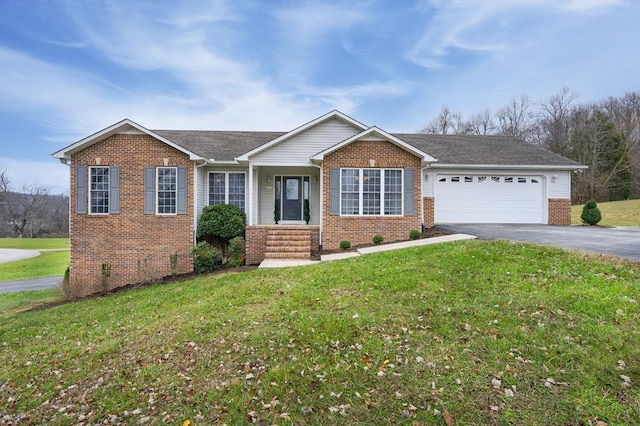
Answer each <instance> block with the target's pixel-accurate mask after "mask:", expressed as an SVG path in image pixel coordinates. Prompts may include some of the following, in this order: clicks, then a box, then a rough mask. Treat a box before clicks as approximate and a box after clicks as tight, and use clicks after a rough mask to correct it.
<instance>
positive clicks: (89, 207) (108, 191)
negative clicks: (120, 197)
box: [87, 166, 111, 216]
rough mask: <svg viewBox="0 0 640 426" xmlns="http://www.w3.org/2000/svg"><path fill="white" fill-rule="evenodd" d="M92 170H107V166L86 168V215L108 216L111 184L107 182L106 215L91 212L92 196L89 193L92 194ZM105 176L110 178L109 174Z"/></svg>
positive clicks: (109, 212)
mask: <svg viewBox="0 0 640 426" xmlns="http://www.w3.org/2000/svg"><path fill="white" fill-rule="evenodd" d="M93 169H107V170H109V166H89V167H87V214H89V215H93V216H109V215H110V214H111V211H110V207H111V206H110V203H111V200H110V199H109V198H110V197H111V193H110V188H109V185H111V182H109V183H108V184H107V212H106V213H93V212H92V211H91V210H92V209H91V200H92V198H93V197H92V196H91V193H92V192H93V190H92V189H91V170H93ZM107 176H109V179H110V178H111V176H110V172H108V173H107Z"/></svg>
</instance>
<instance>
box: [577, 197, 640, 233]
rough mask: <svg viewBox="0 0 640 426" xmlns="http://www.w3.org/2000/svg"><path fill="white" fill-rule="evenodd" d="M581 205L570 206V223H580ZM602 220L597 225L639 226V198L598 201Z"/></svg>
mask: <svg viewBox="0 0 640 426" xmlns="http://www.w3.org/2000/svg"><path fill="white" fill-rule="evenodd" d="M583 207H584V204H583V205H576V206H571V223H572V224H574V225H581V224H582V219H580V215H582V208H583ZM598 208H599V209H600V213H602V220H601V221H600V223H598V225H602V226H636V227H640V199H638V200H625V201H610V202H608V203H598Z"/></svg>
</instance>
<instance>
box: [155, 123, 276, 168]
mask: <svg viewBox="0 0 640 426" xmlns="http://www.w3.org/2000/svg"><path fill="white" fill-rule="evenodd" d="M152 132H154V133H156V134H158V135H160V136H162V137H163V138H165V139H168V140H170V141H171V142H173V143H175V144H177V145H180V146H181V147H183V148H185V149H187V150H189V151H191V152H193V153H195V154H198V155H201V156H202V157H204V158H207V159H211V158H213V159H215V160H216V161H233V159H235V158H236V157H239V156H240V155H242V154H244V153H245V152H249V151H251V150H252V149H254V148H257V147H259V146H260V145H263V144H265V143H267V142H269V141H271V140H273V139H275V138H277V137H279V136H282V135H283V134H284V133H285V132H236V131H204V130H152Z"/></svg>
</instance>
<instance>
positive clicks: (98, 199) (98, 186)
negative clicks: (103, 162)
mask: <svg viewBox="0 0 640 426" xmlns="http://www.w3.org/2000/svg"><path fill="white" fill-rule="evenodd" d="M89 212H90V213H91V214H109V167H89Z"/></svg>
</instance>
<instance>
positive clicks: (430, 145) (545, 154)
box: [394, 133, 585, 169]
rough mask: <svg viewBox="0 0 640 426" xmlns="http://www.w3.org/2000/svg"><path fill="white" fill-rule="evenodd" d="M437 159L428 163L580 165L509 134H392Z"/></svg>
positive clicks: (578, 166) (568, 167)
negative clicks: (436, 161) (435, 161)
mask: <svg viewBox="0 0 640 426" xmlns="http://www.w3.org/2000/svg"><path fill="white" fill-rule="evenodd" d="M394 136H396V137H397V138H399V139H402V140H403V141H405V142H407V143H409V144H411V145H413V146H415V147H416V148H418V149H420V150H422V151H424V152H428V153H429V154H430V155H432V156H434V157H435V158H437V159H438V163H437V164H434V165H433V166H432V167H441V166H449V165H498V166H556V167H558V168H567V169H580V168H585V166H583V165H582V164H580V163H578V162H576V161H573V160H569V159H568V158H565V157H563V156H561V155H558V154H556V153H553V152H551V151H548V150H546V149H544V148H541V147H539V146H536V145H533V144H530V143H527V142H524V141H521V140H519V139H515V138H513V137H509V136H478V135H431V134H424V133H400V134H395V135H394Z"/></svg>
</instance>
